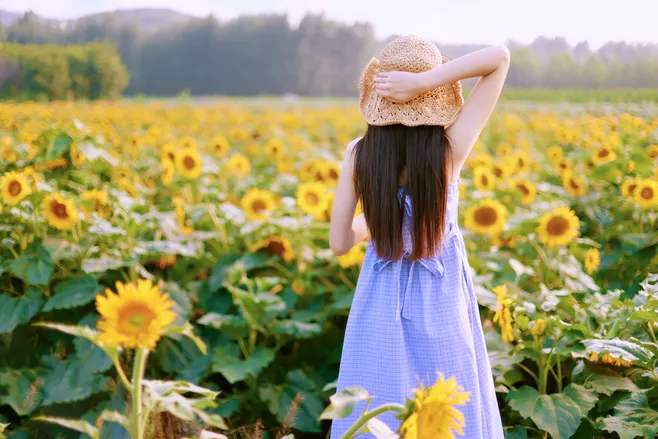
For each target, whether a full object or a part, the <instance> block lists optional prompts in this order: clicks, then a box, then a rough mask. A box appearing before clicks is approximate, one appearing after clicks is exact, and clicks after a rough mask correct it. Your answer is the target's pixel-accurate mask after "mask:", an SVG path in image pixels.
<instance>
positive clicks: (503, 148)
mask: <svg viewBox="0 0 658 439" xmlns="http://www.w3.org/2000/svg"><path fill="white" fill-rule="evenodd" d="M512 151H513V149H512V145H510V144H509V143H508V142H501V143H499V144H498V146H497V147H496V155H497V156H499V157H504V156H506V155H510V154H511V153H512Z"/></svg>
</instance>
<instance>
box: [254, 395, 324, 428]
mask: <svg viewBox="0 0 658 439" xmlns="http://www.w3.org/2000/svg"><path fill="white" fill-rule="evenodd" d="M258 393H259V396H260V397H261V399H262V400H263V401H265V402H266V403H267V406H268V408H269V409H270V412H272V413H273V414H274V415H276V418H277V420H278V421H279V422H283V420H284V419H285V418H286V416H287V415H288V412H289V410H290V408H291V405H292V403H293V400H295V398H296V397H297V398H298V399H297V411H296V416H295V423H294V427H295V428H296V429H298V430H300V431H303V432H309V433H310V432H319V431H320V427H319V423H318V417H319V416H320V414H321V412H322V408H323V406H322V401H320V399H319V398H318V397H317V396H316V395H315V394H314V393H312V392H308V391H305V390H301V389H299V388H297V387H296V386H291V385H289V384H282V385H278V386H274V385H265V386H262V387H261V388H260V389H259V392H258ZM298 394H299V396H298Z"/></svg>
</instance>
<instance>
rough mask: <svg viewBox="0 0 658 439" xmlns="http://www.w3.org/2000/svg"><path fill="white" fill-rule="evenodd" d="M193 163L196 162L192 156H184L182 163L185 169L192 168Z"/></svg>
mask: <svg viewBox="0 0 658 439" xmlns="http://www.w3.org/2000/svg"><path fill="white" fill-rule="evenodd" d="M195 163H196V162H195V161H194V159H193V158H192V157H190V156H189V155H188V156H185V159H183V164H184V165H185V167H186V168H187V169H193V168H194V165H195Z"/></svg>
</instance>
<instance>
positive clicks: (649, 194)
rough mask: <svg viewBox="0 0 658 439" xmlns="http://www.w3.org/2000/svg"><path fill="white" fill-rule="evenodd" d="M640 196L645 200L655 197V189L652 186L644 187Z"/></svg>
mask: <svg viewBox="0 0 658 439" xmlns="http://www.w3.org/2000/svg"><path fill="white" fill-rule="evenodd" d="M640 196H641V197H642V198H644V199H645V200H650V199H652V198H653V189H651V188H650V187H643V188H642V190H641V191H640Z"/></svg>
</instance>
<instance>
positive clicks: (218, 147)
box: [210, 136, 230, 158]
mask: <svg viewBox="0 0 658 439" xmlns="http://www.w3.org/2000/svg"><path fill="white" fill-rule="evenodd" d="M210 147H211V149H212V152H213V154H215V156H216V157H220V158H221V157H225V156H226V154H228V150H229V148H230V145H229V143H228V140H227V139H226V137H224V136H216V137H215V138H214V139H213V140H212V142H211V143H210Z"/></svg>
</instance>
